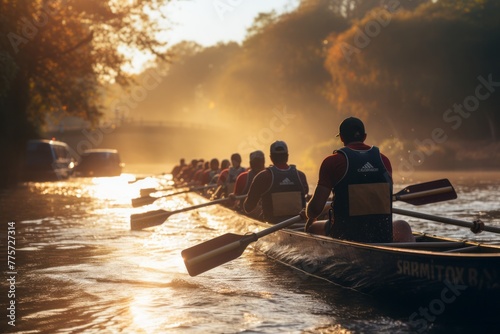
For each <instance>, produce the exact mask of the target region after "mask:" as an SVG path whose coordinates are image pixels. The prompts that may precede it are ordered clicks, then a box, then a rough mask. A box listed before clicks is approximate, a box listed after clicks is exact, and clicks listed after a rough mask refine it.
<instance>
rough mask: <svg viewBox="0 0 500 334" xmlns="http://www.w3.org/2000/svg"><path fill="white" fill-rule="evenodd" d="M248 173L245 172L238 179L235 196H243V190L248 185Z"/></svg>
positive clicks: (235, 185)
mask: <svg viewBox="0 0 500 334" xmlns="http://www.w3.org/2000/svg"><path fill="white" fill-rule="evenodd" d="M247 179H248V172H243V173H241V174H240V175H238V177H237V178H236V183H235V184H234V194H235V195H236V196H238V195H243V190H244V189H245V185H246V184H247Z"/></svg>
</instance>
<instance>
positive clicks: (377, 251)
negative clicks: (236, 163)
mask: <svg viewBox="0 0 500 334" xmlns="http://www.w3.org/2000/svg"><path fill="white" fill-rule="evenodd" d="M221 210H229V209H227V208H221ZM238 222H239V224H236V225H239V229H240V230H244V229H245V228H246V229H247V230H251V231H259V232H257V233H251V234H249V233H247V234H245V235H243V236H240V235H237V234H232V233H228V234H225V235H222V236H220V237H218V238H215V239H212V240H209V241H207V242H205V243H202V244H199V245H196V246H193V247H191V248H188V249H186V250H184V251H183V254H182V255H183V258H184V261H185V264H186V268H187V269H188V272H189V273H190V275H192V276H195V275H198V274H201V273H202V272H204V271H206V270H210V269H212V268H214V267H216V266H218V265H221V264H223V263H225V262H228V261H230V260H233V259H235V258H237V257H239V256H240V255H241V254H242V253H243V251H244V249H245V248H246V247H247V246H248V245H249V244H250V243H252V242H255V243H254V244H253V246H254V248H255V249H256V250H258V251H261V252H263V253H264V254H266V255H267V256H268V257H270V258H272V259H275V260H277V261H279V262H281V263H283V264H285V265H288V266H291V267H293V268H295V269H297V270H300V271H302V272H305V273H307V274H309V275H312V276H315V277H319V278H322V279H324V280H327V281H330V282H332V283H335V284H338V285H341V286H344V287H347V288H350V289H354V290H357V291H360V292H363V293H367V294H370V295H373V296H377V297H381V298H383V299H386V300H396V301H404V302H405V303H407V302H412V303H417V304H420V305H422V303H427V304H429V305H430V306H431V307H434V308H435V309H436V308H438V309H439V308H442V307H446V308H447V309H448V310H449V309H451V308H455V309H457V310H460V311H463V308H464V305H469V306H470V305H498V302H499V301H500V246H495V245H490V244H482V243H478V242H472V241H467V240H457V239H452V238H445V237H438V236H434V235H429V234H423V233H418V232H414V235H415V237H416V242H406V243H376V244H374V243H372V244H368V243H359V242H351V241H345V240H339V239H333V238H331V237H326V236H320V235H313V234H310V233H305V232H303V222H302V223H300V217H299V216H297V217H295V218H292V219H289V220H288V221H285V222H283V223H280V224H281V226H279V225H280V224H277V225H278V226H276V225H270V224H267V223H265V222H261V221H257V220H255V219H253V218H250V217H247V216H244V215H242V214H238ZM236 225H235V224H232V226H236ZM286 226H288V227H286ZM490 230H492V231H496V230H495V227H490ZM499 231H500V229H499ZM415 305H416V304H415Z"/></svg>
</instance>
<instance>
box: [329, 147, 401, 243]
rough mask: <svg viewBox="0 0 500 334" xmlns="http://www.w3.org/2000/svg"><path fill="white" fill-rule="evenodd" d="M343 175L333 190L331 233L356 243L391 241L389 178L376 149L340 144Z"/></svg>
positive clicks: (390, 183)
mask: <svg viewBox="0 0 500 334" xmlns="http://www.w3.org/2000/svg"><path fill="white" fill-rule="evenodd" d="M337 152H339V153H341V154H344V155H345V156H346V159H347V169H346V173H345V175H344V176H343V178H342V179H341V180H340V181H339V182H338V183H337V184H336V185H335V187H334V189H333V193H334V199H333V203H332V207H333V215H334V221H333V226H332V229H331V236H332V237H334V238H339V239H345V240H351V241H360V242H392V179H391V177H390V175H389V173H388V171H387V169H386V168H385V166H384V163H383V161H382V158H381V156H380V151H379V149H378V148H377V147H375V146H372V147H371V148H370V149H369V150H366V151H358V150H353V149H350V148H348V147H343V148H341V149H339V150H337Z"/></svg>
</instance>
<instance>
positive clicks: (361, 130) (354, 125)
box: [337, 117, 366, 139]
mask: <svg viewBox="0 0 500 334" xmlns="http://www.w3.org/2000/svg"><path fill="white" fill-rule="evenodd" d="M365 134H366V133H365V125H364V124H363V122H362V121H361V120H360V119H359V118H356V117H348V118H346V119H344V120H343V121H342V123H340V126H339V133H338V134H337V137H339V136H340V135H342V137H343V138H345V139H363V138H362V136H364V135H365Z"/></svg>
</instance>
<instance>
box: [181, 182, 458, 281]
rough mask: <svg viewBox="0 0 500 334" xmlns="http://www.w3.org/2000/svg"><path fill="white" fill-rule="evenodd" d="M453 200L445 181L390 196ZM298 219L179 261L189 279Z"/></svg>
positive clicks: (231, 237)
mask: <svg viewBox="0 0 500 334" xmlns="http://www.w3.org/2000/svg"><path fill="white" fill-rule="evenodd" d="M455 198H457V194H456V192H455V190H454V189H453V187H452V185H451V183H450V181H448V180H447V179H442V180H437V181H431V182H425V183H420V184H416V185H411V186H408V187H406V188H404V189H403V190H401V191H399V192H398V193H396V194H394V195H393V201H403V202H406V203H410V204H414V205H422V204H426V203H434V202H440V201H445V200H448V199H455ZM300 220H301V217H300V215H299V216H296V217H293V218H291V219H288V220H285V221H283V222H281V223H279V224H276V225H273V226H272V227H270V228H268V229H265V230H262V231H260V232H257V233H253V234H249V235H238V234H233V233H227V234H224V235H222V236H220V237H217V238H215V239H212V240H208V241H206V242H203V243H201V244H199V245H196V246H193V247H191V248H187V249H185V250H183V251H182V253H181V254H182V258H183V259H184V264H185V265H186V268H187V270H188V273H189V275H190V276H196V275H199V274H201V273H203V272H205V271H207V270H210V269H212V268H215V267H217V266H220V265H222V264H224V263H226V262H229V261H231V260H234V259H236V258H237V257H239V256H240V255H241V254H243V251H244V250H245V248H246V247H247V246H248V245H249V244H250V243H252V242H254V241H257V240H258V239H259V238H261V237H263V236H266V235H268V234H270V233H273V232H275V231H277V230H280V229H282V228H285V227H288V226H290V225H292V224H294V223H296V222H299V221H300Z"/></svg>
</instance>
